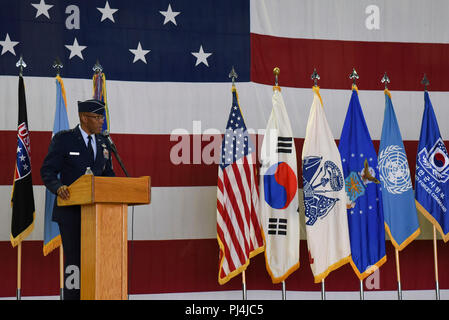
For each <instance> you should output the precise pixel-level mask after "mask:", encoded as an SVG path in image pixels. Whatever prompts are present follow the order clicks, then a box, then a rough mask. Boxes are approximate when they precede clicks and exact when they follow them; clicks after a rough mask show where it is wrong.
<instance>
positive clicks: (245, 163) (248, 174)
mask: <svg viewBox="0 0 449 320" xmlns="http://www.w3.org/2000/svg"><path fill="white" fill-rule="evenodd" d="M255 151H256V150H255V146H254V144H253V143H252V142H251V139H250V136H249V134H248V130H247V128H246V125H245V121H244V120H243V115H242V111H241V110H240V106H239V103H238V98H237V90H236V89H235V88H233V89H232V107H231V112H230V114H229V119H228V124H227V125H226V132H225V135H224V137H223V142H222V148H221V162H220V165H219V167H218V183H217V240H218V244H219V246H220V269H219V273H218V282H219V283H220V284H224V283H226V282H228V281H229V280H230V279H231V278H232V277H234V276H236V275H237V274H239V273H241V272H242V271H244V270H245V269H246V267H247V266H248V264H249V258H250V257H253V256H255V255H256V254H258V253H260V252H262V251H263V249H264V247H263V238H262V234H261V228H260V218H259V215H258V213H257V212H256V208H257V203H258V201H259V190H258V188H257V180H256V163H255Z"/></svg>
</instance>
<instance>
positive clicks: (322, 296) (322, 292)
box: [321, 279, 326, 300]
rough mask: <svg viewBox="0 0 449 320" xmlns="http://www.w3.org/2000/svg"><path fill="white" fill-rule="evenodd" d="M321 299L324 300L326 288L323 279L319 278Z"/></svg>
mask: <svg viewBox="0 0 449 320" xmlns="http://www.w3.org/2000/svg"><path fill="white" fill-rule="evenodd" d="M321 300H326V289H325V286H324V279H323V280H321Z"/></svg>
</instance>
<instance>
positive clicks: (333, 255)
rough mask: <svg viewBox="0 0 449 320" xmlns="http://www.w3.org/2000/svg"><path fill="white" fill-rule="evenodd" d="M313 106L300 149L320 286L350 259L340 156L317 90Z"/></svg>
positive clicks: (308, 224)
mask: <svg viewBox="0 0 449 320" xmlns="http://www.w3.org/2000/svg"><path fill="white" fill-rule="evenodd" d="M313 92H314V94H313V102H312V107H311V109H310V114H309V120H308V123H307V130H306V137H305V140H304V147H303V149H302V174H303V192H304V206H305V216H306V217H305V222H306V234H307V246H308V250H309V262H310V267H311V269H312V273H313V276H314V278H315V282H316V283H318V282H321V281H322V280H324V278H326V276H327V275H328V274H329V273H330V272H331V271H332V270H335V269H337V268H339V267H340V266H342V265H344V264H345V263H348V262H349V261H350V257H351V246H350V242H349V230H348V218H347V216H346V215H347V213H346V192H345V185H344V177H343V169H342V165H341V158H340V152H339V151H338V148H337V146H336V144H335V140H334V137H333V136H332V132H331V130H330V128H329V124H328V123H327V120H326V115H325V113H324V109H323V106H322V105H323V104H322V100H321V96H320V93H319V88H318V87H317V86H315V87H313Z"/></svg>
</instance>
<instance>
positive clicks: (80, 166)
mask: <svg viewBox="0 0 449 320" xmlns="http://www.w3.org/2000/svg"><path fill="white" fill-rule="evenodd" d="M104 113H105V105H104V103H103V102H101V101H99V100H96V99H91V100H87V101H83V102H78V114H79V119H80V124H79V125H77V126H76V127H75V128H74V129H71V130H65V131H60V132H58V133H57V134H55V135H54V137H53V138H52V140H51V143H50V146H49V148H48V154H47V156H46V157H45V159H44V163H43V165H42V167H41V177H42V180H43V182H44V184H45V186H46V187H47V188H48V189H49V190H50V191H51V192H53V193H55V194H57V195H58V197H61V198H62V199H65V200H67V199H69V198H70V196H71V195H70V193H69V190H68V188H67V186H69V185H70V184H72V183H73V182H74V181H75V180H77V179H78V178H79V177H80V176H82V175H83V174H85V173H86V169H87V168H90V170H91V171H92V173H93V174H94V175H95V176H115V174H114V170H113V169H112V162H111V159H112V158H111V155H112V154H111V148H110V145H109V142H108V141H107V139H106V138H105V137H103V136H102V135H101V131H102V127H103V122H104ZM52 220H53V221H56V222H57V223H58V225H59V231H60V233H61V239H62V245H63V249H64V256H65V263H64V270H65V272H64V274H65V279H64V299H80V288H79V287H80V284H81V278H80V277H81V268H80V260H81V258H80V257H81V208H80V206H64V207H58V206H57V203H56V201H55V207H54V209H53V217H52ZM78 276H79V279H78V278H74V277H78Z"/></svg>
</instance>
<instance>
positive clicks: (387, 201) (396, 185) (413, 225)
mask: <svg viewBox="0 0 449 320" xmlns="http://www.w3.org/2000/svg"><path fill="white" fill-rule="evenodd" d="M378 162H379V174H380V182H381V185H382V203H383V209H384V218H385V229H386V230H387V232H388V234H389V236H390V239H391V242H392V244H393V245H394V247H395V248H396V249H398V250H402V249H404V248H405V247H406V246H407V245H408V244H409V243H410V242H412V241H413V240H414V239H415V238H416V237H417V236H418V235H419V233H420V229H419V222H418V216H417V214H416V206H415V201H414V200H415V198H414V194H413V188H412V180H411V179H410V168H409V166H408V161H407V156H406V154H405V149H404V143H403V142H402V136H401V132H400V131H399V125H398V122H397V119H396V114H395V112H394V108H393V103H392V102H391V94H390V92H389V91H388V90H387V89H386V90H385V112H384V123H383V125H382V137H381V140H380V146H379V157H378Z"/></svg>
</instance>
